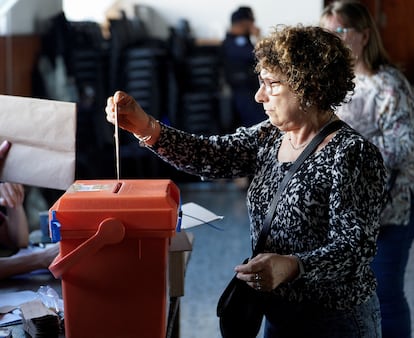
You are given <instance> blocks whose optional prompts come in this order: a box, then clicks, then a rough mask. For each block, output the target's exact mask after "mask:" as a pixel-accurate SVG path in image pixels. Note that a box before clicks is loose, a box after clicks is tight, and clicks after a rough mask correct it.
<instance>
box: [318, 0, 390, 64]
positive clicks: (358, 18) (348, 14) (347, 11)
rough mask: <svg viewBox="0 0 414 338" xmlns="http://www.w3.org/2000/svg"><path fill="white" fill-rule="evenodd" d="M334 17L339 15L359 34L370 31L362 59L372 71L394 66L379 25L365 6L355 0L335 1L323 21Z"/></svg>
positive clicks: (326, 11)
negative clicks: (384, 66) (382, 38)
mask: <svg viewBox="0 0 414 338" xmlns="http://www.w3.org/2000/svg"><path fill="white" fill-rule="evenodd" d="M333 15H338V16H339V17H340V18H341V19H342V20H343V21H344V23H345V24H346V26H347V28H353V29H355V30H356V31H358V32H363V31H364V30H365V29H368V30H369V39H368V42H367V44H366V46H365V47H364V50H363V51H362V58H363V61H364V63H365V64H366V66H367V67H368V68H369V69H370V70H371V71H373V72H376V71H378V69H379V68H380V66H383V65H392V64H391V61H390V58H389V56H388V53H387V51H386V50H385V48H384V45H383V43H382V40H381V36H380V34H379V31H378V28H377V25H376V24H375V21H374V19H373V17H372V15H371V14H370V13H369V11H368V9H367V8H366V7H365V5H363V4H362V3H360V2H359V1H355V0H342V1H341V0H338V1H334V2H332V3H330V4H329V5H327V6H326V7H325V9H324V10H323V12H322V15H321V20H323V18H325V17H330V16H333Z"/></svg>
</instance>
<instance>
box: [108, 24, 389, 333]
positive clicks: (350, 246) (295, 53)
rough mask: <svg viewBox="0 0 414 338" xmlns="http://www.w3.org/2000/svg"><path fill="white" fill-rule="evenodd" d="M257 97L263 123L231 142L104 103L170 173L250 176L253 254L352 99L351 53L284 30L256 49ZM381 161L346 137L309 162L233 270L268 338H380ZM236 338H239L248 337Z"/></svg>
mask: <svg viewBox="0 0 414 338" xmlns="http://www.w3.org/2000/svg"><path fill="white" fill-rule="evenodd" d="M255 55H256V57H257V67H256V69H257V72H258V77H259V87H258V90H257V92H256V95H255V99H256V101H257V102H259V103H261V104H262V105H263V108H264V111H265V114H266V115H267V119H266V120H264V121H263V122H261V123H259V124H257V125H254V126H252V127H248V128H247V127H241V128H238V129H237V130H236V132H235V133H233V134H228V135H222V136H219V135H217V136H209V137H207V136H201V135H200V136H198V135H192V134H188V133H186V132H183V131H179V130H176V129H174V128H172V127H169V126H166V125H164V124H163V123H160V122H158V121H155V119H154V118H153V117H151V116H149V115H148V114H146V113H145V112H144V111H143V110H142V108H141V107H140V106H139V104H138V103H137V102H136V101H135V100H134V99H133V98H132V97H131V96H129V95H128V94H126V93H124V92H116V93H115V95H114V96H113V97H110V98H108V101H107V107H106V114H107V115H106V116H107V120H108V121H109V122H111V123H114V121H115V112H117V114H118V117H117V119H118V123H119V126H120V127H121V128H124V129H126V130H128V131H130V132H131V133H133V134H134V135H135V136H136V137H137V138H138V139H139V140H140V142H141V144H143V145H144V146H146V147H148V148H149V149H151V150H152V151H153V152H154V153H155V154H157V155H158V156H159V157H161V158H162V159H164V160H165V161H167V162H168V163H170V164H172V165H174V166H175V167H177V168H179V169H181V170H184V171H187V172H189V173H192V174H197V175H200V176H204V177H208V178H211V179H215V178H235V177H243V176H250V175H251V176H252V177H253V178H252V181H251V184H250V186H249V189H248V191H247V205H248V211H249V217H250V221H251V227H250V230H251V241H252V245H253V246H255V244H256V242H257V240H258V236H259V232H260V230H261V228H262V226H263V223H264V219H265V217H266V214H267V211H268V209H269V207H270V204H271V202H272V199H273V197H274V194H275V191H276V190H277V188H278V186H279V185H280V184H281V181H282V179H283V177H284V175H285V174H286V172H287V171H288V169H289V168H290V167H291V166H292V164H293V163H294V162H295V160H296V159H297V158H298V156H299V155H300V154H301V153H302V152H303V150H304V149H305V147H306V145H307V144H308V143H309V142H310V141H311V140H312V139H313V138H314V136H315V135H316V134H317V133H318V131H319V130H321V128H323V127H324V126H326V125H327V124H328V123H330V122H331V121H334V120H337V119H338V118H337V116H336V115H335V113H334V110H335V109H336V107H337V106H339V105H340V104H341V103H342V102H344V100H346V98H347V95H348V93H351V92H352V90H353V88H354V83H353V78H354V76H353V65H352V59H351V54H350V52H349V49H348V48H347V47H345V46H344V44H343V43H342V41H341V40H340V38H338V37H337V36H336V35H334V34H331V33H329V32H327V31H325V30H324V29H322V28H319V27H304V26H295V27H290V26H284V27H276V28H275V30H274V32H273V33H271V34H270V35H269V36H268V37H266V38H264V39H262V40H261V41H260V42H259V43H258V44H257V45H256V47H255ZM385 176H386V172H385V168H384V166H383V162H382V157H381V154H380V153H379V151H378V149H377V148H376V147H375V146H374V145H373V144H372V143H370V142H369V141H367V140H366V139H364V138H363V137H362V136H361V135H360V134H358V133H357V132H356V131H355V130H353V129H352V128H350V127H349V126H347V125H343V126H342V127H341V128H340V129H339V130H337V131H336V132H333V133H331V134H329V135H328V136H327V137H326V138H325V139H324V140H323V141H322V143H321V144H320V145H319V146H318V147H317V149H316V151H315V152H314V153H313V154H311V156H309V157H307V159H306V160H305V162H304V163H303V164H302V166H300V167H299V169H298V170H297V171H296V172H295V174H294V175H293V177H292V178H291V180H290V181H289V183H288V184H287V185H286V187H285V188H284V190H283V191H282V194H281V197H280V199H279V202H278V204H277V207H276V211H275V213H274V215H273V217H272V220H271V229H270V232H269V235H268V237H267V239H266V241H265V249H264V251H263V252H262V253H260V254H258V255H256V256H255V257H253V258H252V259H250V260H249V262H248V263H246V264H242V265H238V266H236V267H235V271H236V272H237V277H238V278H239V279H240V280H242V281H245V282H246V283H247V285H249V286H250V287H252V288H254V289H256V290H257V292H260V293H261V294H262V295H263V299H264V306H265V318H266V320H265V337H266V338H271V337H318V338H323V337H326V338H328V337H329V338H332V337H344V338H345V337H346V338H352V337H379V336H380V315H379V304H378V299H377V297H376V293H375V277H374V275H373V272H372V271H371V268H370V263H371V261H372V258H373V256H374V254H375V250H376V239H377V234H378V228H379V215H380V212H381V210H382V205H383V204H384V200H385ZM239 337H246V335H245V334H241V335H239Z"/></svg>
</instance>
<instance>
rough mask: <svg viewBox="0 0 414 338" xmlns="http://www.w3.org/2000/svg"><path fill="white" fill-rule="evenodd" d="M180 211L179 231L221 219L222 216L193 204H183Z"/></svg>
mask: <svg viewBox="0 0 414 338" xmlns="http://www.w3.org/2000/svg"><path fill="white" fill-rule="evenodd" d="M181 211H182V219H181V229H189V228H192V227H195V226H198V225H202V224H208V223H211V222H214V221H217V220H221V219H223V216H219V215H216V214H215V213H214V212H212V211H210V210H208V209H206V208H204V207H202V206H201V205H198V204H196V203H194V202H189V203H185V204H183V205H182V206H181Z"/></svg>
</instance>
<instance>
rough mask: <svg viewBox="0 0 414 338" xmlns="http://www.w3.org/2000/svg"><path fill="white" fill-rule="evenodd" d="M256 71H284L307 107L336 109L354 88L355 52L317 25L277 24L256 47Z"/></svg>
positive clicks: (322, 110) (304, 108)
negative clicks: (353, 57) (352, 53)
mask: <svg viewBox="0 0 414 338" xmlns="http://www.w3.org/2000/svg"><path fill="white" fill-rule="evenodd" d="M254 51H255V55H256V59H257V65H256V71H257V72H258V73H260V70H261V69H266V70H267V71H269V72H271V73H276V74H279V73H280V74H281V75H283V76H284V77H285V81H286V83H287V85H288V86H289V88H290V89H291V90H292V91H293V92H294V93H295V94H296V96H297V98H298V100H299V102H300V106H301V107H302V109H303V110H306V108H307V107H310V106H316V107H317V108H318V110H319V111H321V112H326V111H328V110H334V109H335V107H337V106H339V105H340V104H341V103H342V102H344V101H346V99H347V97H348V96H347V95H351V94H352V93H353V89H354V86H355V85H354V82H353V78H354V72H353V63H352V62H353V61H352V55H351V51H350V50H349V48H348V47H346V46H345V45H344V43H343V42H342V40H341V39H340V38H339V37H338V36H336V35H335V34H332V33H330V32H328V31H326V30H324V29H323V28H320V27H314V26H303V25H297V26H282V25H279V26H276V27H274V30H273V32H271V34H270V35H269V36H267V37H265V38H263V39H262V40H260V41H259V42H258V43H257V44H256V47H255V50H254Z"/></svg>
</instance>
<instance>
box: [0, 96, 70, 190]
mask: <svg viewBox="0 0 414 338" xmlns="http://www.w3.org/2000/svg"><path fill="white" fill-rule="evenodd" d="M4 140H8V141H10V142H11V148H10V150H9V152H8V154H7V156H6V159H5V161H4V164H3V168H1V172H0V180H2V181H9V182H14V183H21V184H27V185H31V186H37V187H45V188H53V189H61V190H66V189H67V188H68V187H69V186H70V185H71V184H72V183H73V181H74V178H75V158H76V153H75V152H76V149H75V143H76V104H75V103H71V102H60V101H53V100H43V99H33V98H26V97H18V96H10V95H0V143H1V142H2V141H4Z"/></svg>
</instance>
